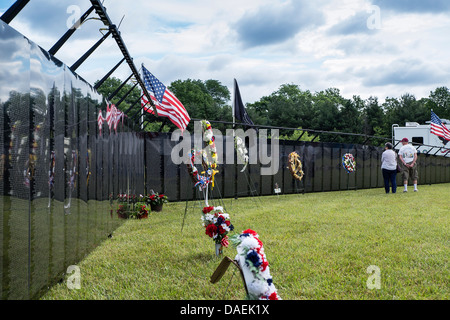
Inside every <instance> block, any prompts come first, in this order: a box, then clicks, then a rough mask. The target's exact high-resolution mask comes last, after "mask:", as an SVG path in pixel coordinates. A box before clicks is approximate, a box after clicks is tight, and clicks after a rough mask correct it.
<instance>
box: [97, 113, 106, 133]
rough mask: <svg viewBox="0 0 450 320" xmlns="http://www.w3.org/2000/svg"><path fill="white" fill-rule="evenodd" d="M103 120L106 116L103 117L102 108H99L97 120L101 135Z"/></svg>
mask: <svg viewBox="0 0 450 320" xmlns="http://www.w3.org/2000/svg"><path fill="white" fill-rule="evenodd" d="M103 121H105V118H103V115H102V110H98V117H97V122H98V130H99V131H100V135H102V128H103Z"/></svg>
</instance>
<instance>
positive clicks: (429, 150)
mask: <svg viewBox="0 0 450 320" xmlns="http://www.w3.org/2000/svg"><path fill="white" fill-rule="evenodd" d="M441 121H442V123H443V124H444V125H445V126H446V127H447V128H449V129H450V120H446V119H441ZM429 123H430V121H427V124H424V125H421V124H418V123H417V122H406V124H405V126H404V127H400V126H399V125H398V124H394V125H392V144H393V145H394V146H396V147H395V149H397V150H398V149H400V147H401V146H402V144H401V143H400V141H401V140H402V139H403V138H408V140H409V142H410V143H411V144H412V145H413V146H414V147H416V148H417V152H418V153H426V154H431V155H439V156H444V157H450V141H447V140H444V139H443V138H440V137H438V136H437V135H435V134H433V133H431V131H430V124H429Z"/></svg>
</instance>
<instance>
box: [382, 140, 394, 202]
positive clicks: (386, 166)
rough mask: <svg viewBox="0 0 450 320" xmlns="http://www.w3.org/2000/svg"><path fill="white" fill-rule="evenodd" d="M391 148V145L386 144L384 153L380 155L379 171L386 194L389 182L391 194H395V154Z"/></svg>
mask: <svg viewBox="0 0 450 320" xmlns="http://www.w3.org/2000/svg"><path fill="white" fill-rule="evenodd" d="M393 148H394V147H393V146H392V143H390V142H387V143H386V144H385V145H384V149H385V151H384V152H383V154H382V155H381V171H382V173H383V178H384V189H385V190H386V193H389V182H390V183H391V185H392V193H396V192H397V154H396V153H395V151H394V150H393Z"/></svg>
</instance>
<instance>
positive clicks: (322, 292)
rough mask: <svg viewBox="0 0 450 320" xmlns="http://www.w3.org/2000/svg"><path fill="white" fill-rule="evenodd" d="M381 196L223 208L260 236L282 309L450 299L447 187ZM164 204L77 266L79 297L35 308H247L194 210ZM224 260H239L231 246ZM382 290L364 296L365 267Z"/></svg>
mask: <svg viewBox="0 0 450 320" xmlns="http://www.w3.org/2000/svg"><path fill="white" fill-rule="evenodd" d="M409 189H410V190H409V192H408V193H401V191H402V188H399V191H400V193H397V194H388V195H386V194H385V193H384V189H368V190H357V191H339V192H326V193H307V194H303V195H302V194H298V195H281V196H279V197H277V196H269V197H261V198H240V199H238V200H231V199H225V200H224V204H225V208H226V211H227V213H229V214H230V216H231V221H232V223H233V224H234V226H235V232H239V233H240V232H241V231H243V230H245V229H248V228H250V229H253V230H255V231H256V232H258V233H259V237H260V239H261V241H262V242H263V243H264V249H265V253H266V256H267V259H268V261H269V263H270V272H271V275H272V277H273V281H274V284H275V286H276V288H277V289H278V293H279V295H280V296H281V298H282V299H284V300H303V299H319V300H320V299H340V300H344V299H383V300H392V299H420V300H422V299H439V300H441V299H444V300H446V299H449V298H450V272H449V265H448V263H449V258H450V245H449V244H450V241H449V240H450V237H449V230H450V213H449V212H450V185H449V184H439V185H432V186H428V185H421V186H419V192H418V193H413V192H412V188H409ZM185 205H186V203H185V202H180V203H169V204H167V205H165V207H164V210H163V212H161V213H157V212H154V213H151V215H150V217H149V219H147V220H128V221H127V222H126V223H125V224H123V225H122V226H120V227H119V228H118V229H117V230H116V231H115V232H114V234H113V237H112V238H110V239H108V240H106V241H104V242H103V243H102V244H101V245H100V246H99V247H97V248H96V249H95V250H94V251H93V252H92V253H91V254H89V255H88V256H87V257H86V258H85V259H84V260H83V261H81V262H80V263H79V264H78V266H79V267H80V272H81V289H79V290H77V289H72V290H70V289H68V288H67V286H66V282H65V281H64V282H62V283H60V284H57V285H55V286H54V287H53V288H51V290H50V291H49V292H48V293H47V294H45V295H44V296H43V297H42V299H152V300H155V299H176V300H178V299H192V300H209V299H245V291H244V287H243V284H242V280H241V278H240V274H239V272H238V271H236V268H235V267H230V268H229V269H228V271H227V272H226V274H225V275H224V277H223V278H222V279H221V280H220V282H218V283H217V284H211V283H210V281H209V280H210V277H211V275H212V274H213V272H214V270H215V269H216V268H217V266H218V265H219V263H220V261H221V258H217V257H216V256H215V253H214V243H213V241H212V240H211V239H210V238H209V237H208V236H207V235H205V233H204V228H203V227H202V224H201V220H200V217H201V212H200V210H201V209H200V205H201V204H199V203H198V202H197V203H196V202H190V203H189V207H188V211H187V215H186V220H185V225H184V229H183V231H182V232H181V226H182V222H183V216H184V213H185ZM224 255H225V256H228V257H230V258H234V257H235V256H236V249H235V248H233V247H232V246H231V245H230V247H228V248H225V249H224ZM372 265H374V266H377V267H378V268H379V269H380V279H381V288H380V289H372V290H370V289H369V288H368V287H367V280H368V278H369V277H370V274H369V273H367V268H368V267H369V266H372Z"/></svg>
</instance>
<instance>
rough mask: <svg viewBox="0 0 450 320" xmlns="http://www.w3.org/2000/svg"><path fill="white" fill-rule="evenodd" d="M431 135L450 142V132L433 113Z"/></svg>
mask: <svg viewBox="0 0 450 320" xmlns="http://www.w3.org/2000/svg"><path fill="white" fill-rule="evenodd" d="M430 127H431V133H433V134H435V135H437V136H439V137H441V138H444V139H445V140H449V141H450V130H449V129H448V128H447V127H446V126H445V125H444V124H443V123H442V121H441V119H439V117H438V116H437V115H436V114H435V113H434V112H433V111H431V126H430Z"/></svg>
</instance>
